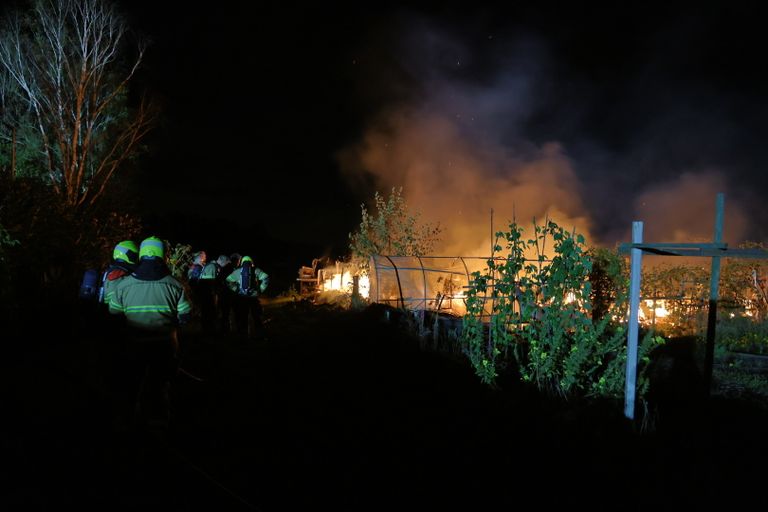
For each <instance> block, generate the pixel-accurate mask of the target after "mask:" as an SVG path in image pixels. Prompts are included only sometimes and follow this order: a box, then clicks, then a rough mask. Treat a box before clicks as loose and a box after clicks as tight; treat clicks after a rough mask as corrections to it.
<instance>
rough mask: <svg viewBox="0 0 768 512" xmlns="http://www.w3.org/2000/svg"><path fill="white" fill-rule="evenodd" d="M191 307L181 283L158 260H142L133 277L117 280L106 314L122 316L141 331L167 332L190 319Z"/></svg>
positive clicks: (131, 325)
mask: <svg viewBox="0 0 768 512" xmlns="http://www.w3.org/2000/svg"><path fill="white" fill-rule="evenodd" d="M191 311H192V305H191V304H190V303H189V301H188V300H187V297H186V294H185V293H184V287H183V286H182V284H181V283H180V282H179V281H178V280H177V279H176V278H174V277H173V276H171V275H170V273H169V272H168V268H167V267H166V266H165V263H163V261H162V260H161V259H159V258H144V259H142V260H141V262H140V263H139V265H138V266H137V267H136V270H135V271H134V272H133V274H131V275H129V276H126V277H125V278H123V279H121V280H120V281H119V283H118V284H117V286H116V289H115V291H114V294H113V295H112V298H111V299H110V301H109V312H110V313H112V314H117V315H119V314H122V315H125V317H126V320H127V324H128V326H130V327H134V328H137V329H141V330H147V331H155V332H170V331H172V330H173V329H175V328H176V327H177V326H178V325H183V324H185V323H187V322H188V321H189V319H190V313H191Z"/></svg>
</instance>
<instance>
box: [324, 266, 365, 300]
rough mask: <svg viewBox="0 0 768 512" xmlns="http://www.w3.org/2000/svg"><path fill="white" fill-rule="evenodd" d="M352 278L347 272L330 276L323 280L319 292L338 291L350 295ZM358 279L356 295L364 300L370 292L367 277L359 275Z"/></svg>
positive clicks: (352, 285)
mask: <svg viewBox="0 0 768 512" xmlns="http://www.w3.org/2000/svg"><path fill="white" fill-rule="evenodd" d="M354 277H355V276H353V275H352V272H350V271H349V270H347V271H345V272H337V273H334V274H332V275H331V277H330V278H328V279H325V280H324V281H323V283H322V285H321V289H320V291H323V292H327V291H338V292H343V293H352V291H353V288H354ZM357 277H358V283H357V288H358V293H359V294H360V296H362V297H364V298H366V299H367V298H368V295H369V293H370V290H371V283H370V280H369V278H368V276H367V275H365V274H360V275H359V276H357Z"/></svg>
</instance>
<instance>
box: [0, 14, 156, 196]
mask: <svg viewBox="0 0 768 512" xmlns="http://www.w3.org/2000/svg"><path fill="white" fill-rule="evenodd" d="M127 33H128V27H127V25H126V22H125V20H124V19H123V18H122V17H121V16H120V15H119V14H118V12H117V11H116V10H115V8H114V6H113V5H112V4H110V3H108V2H107V1H106V0H35V1H34V2H33V7H32V10H31V12H30V13H28V14H27V13H18V12H14V13H11V15H10V16H9V18H8V19H7V20H5V23H4V26H3V29H2V31H1V32H0V72H4V73H5V74H6V75H7V76H6V80H2V81H0V83H2V84H4V89H5V90H4V91H3V92H2V95H1V96H0V98H2V100H3V103H4V105H3V112H2V113H3V116H4V117H5V116H6V115H8V117H14V119H12V120H11V121H10V122H11V123H12V122H14V121H15V122H16V125H20V124H24V122H25V120H27V124H31V125H32V127H33V128H34V133H35V136H36V137H37V138H38V139H39V141H38V145H39V147H40V148H41V149H40V151H41V153H42V156H43V160H44V162H45V164H44V165H43V167H44V169H45V171H44V174H45V175H47V178H48V179H49V180H50V183H51V185H52V186H53V188H54V190H55V191H56V193H57V194H59V195H60V196H62V198H63V199H64V201H65V203H66V204H68V205H70V206H72V207H74V208H79V207H82V206H90V205H93V204H94V203H95V202H96V201H97V200H98V199H99V198H100V197H101V196H102V195H103V193H104V191H105V188H106V186H107V184H108V183H109V182H110V180H111V179H112V178H113V176H114V174H115V172H116V171H117V170H118V169H119V168H120V167H121V165H122V164H123V163H124V162H125V161H126V160H127V159H128V158H130V157H131V156H132V155H134V154H135V151H136V149H137V147H138V143H139V141H140V140H141V139H142V138H143V137H144V135H145V134H146V133H147V131H148V129H149V128H150V125H151V124H152V121H153V115H152V109H151V108H150V106H149V103H148V101H147V100H146V98H142V99H141V100H140V101H139V102H138V105H137V106H135V107H134V108H133V109H131V108H129V107H128V103H127V97H128V83H129V81H130V80H131V78H133V76H134V75H135V73H136V70H137V69H138V67H139V65H140V64H141V62H142V60H143V58H144V52H145V49H146V45H145V44H144V43H143V42H137V43H136V46H135V50H136V51H135V53H134V52H130V53H129V52H128V51H126V50H127V47H126V46H125V44H126V43H127ZM11 102H16V105H15V108H11V107H9V106H8V105H9V104H10V103H11ZM13 114H16V115H15V116H13ZM4 121H5V122H6V123H8V122H9V121H8V119H5V120H4ZM16 127H17V126H13V133H14V134H16V133H17V131H16V130H15V128H16ZM18 133H20V132H18ZM20 142H21V141H20ZM15 145H16V142H15V141H14V143H13V149H14V151H15Z"/></svg>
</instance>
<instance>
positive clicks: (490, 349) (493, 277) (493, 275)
mask: <svg viewBox="0 0 768 512" xmlns="http://www.w3.org/2000/svg"><path fill="white" fill-rule="evenodd" d="M494 242H495V240H494V236H493V208H491V256H490V258H491V260H492V261H494V262H495V261H496V260H495V259H494V258H493V255H494V251H493V249H494V247H495V245H496V244H495V243H494ZM491 286H492V288H491V316H489V317H488V353H489V354H493V308H494V307H495V306H496V269H493V270H492V271H491Z"/></svg>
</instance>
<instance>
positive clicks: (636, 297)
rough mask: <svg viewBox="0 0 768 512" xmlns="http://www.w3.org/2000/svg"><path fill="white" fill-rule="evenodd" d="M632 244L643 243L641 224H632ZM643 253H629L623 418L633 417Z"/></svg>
mask: <svg viewBox="0 0 768 512" xmlns="http://www.w3.org/2000/svg"><path fill="white" fill-rule="evenodd" d="M632 243H633V244H641V243H643V223H642V222H639V221H635V222H633V223H632ZM642 258H643V251H642V250H641V249H634V248H633V249H632V250H631V251H630V270H629V279H630V280H629V325H628V326H627V374H626V381H625V386H624V416H626V417H627V418H629V419H630V420H631V419H634V417H635V392H636V384H637V332H638V328H639V327H638V320H639V319H638V310H639V308H640V269H641V267H642Z"/></svg>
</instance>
